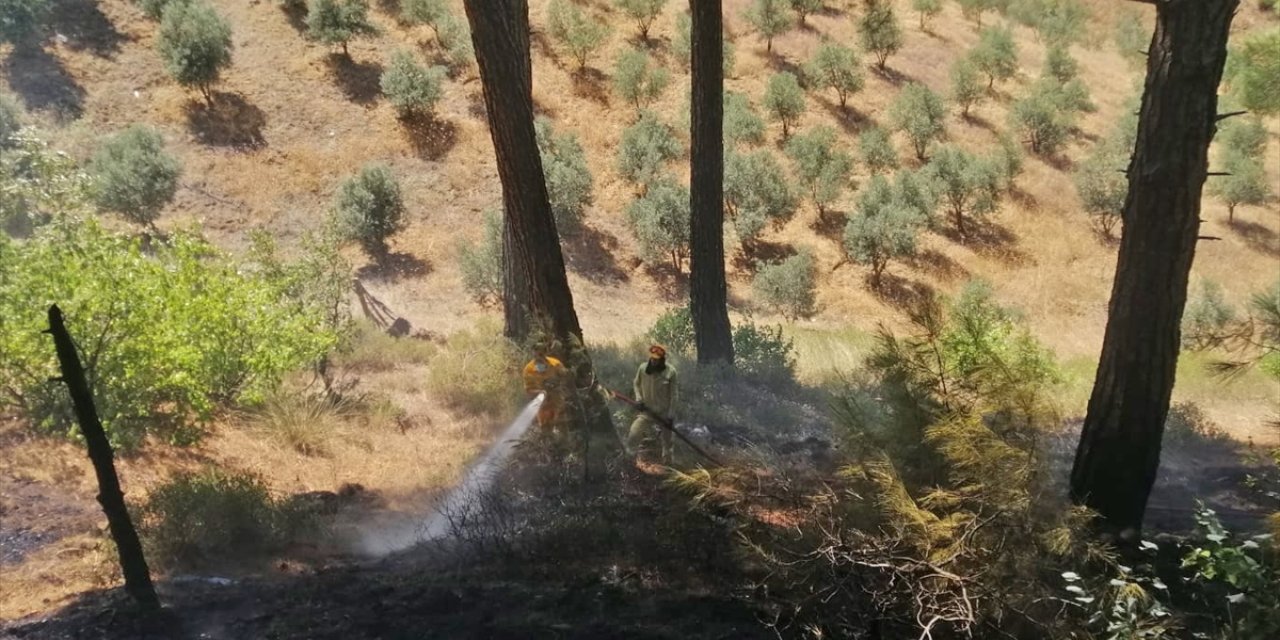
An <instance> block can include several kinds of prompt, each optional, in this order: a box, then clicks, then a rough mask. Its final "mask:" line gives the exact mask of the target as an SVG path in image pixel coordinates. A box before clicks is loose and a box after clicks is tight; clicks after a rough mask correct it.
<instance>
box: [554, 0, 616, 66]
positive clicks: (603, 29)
mask: <svg viewBox="0 0 1280 640" xmlns="http://www.w3.org/2000/svg"><path fill="white" fill-rule="evenodd" d="M547 30H548V32H549V33H550V34H551V39H552V40H555V41H556V43H558V44H559V45H560V47H561V48H563V49H564V50H565V52H566V53H568V54H569V55H570V56H572V57H573V59H574V60H576V61H577V62H578V69H580V70H581V69H586V68H587V62H588V61H589V60H590V58H591V56H592V55H594V54H595V53H596V52H597V51H599V50H600V47H603V46H604V43H605V41H606V40H608V38H609V27H608V25H606V24H604V23H602V22H597V21H596V20H594V19H592V18H591V17H589V16H587V14H586V13H584V12H583V11H582V9H580V8H578V6H577V5H575V4H573V3H572V2H569V1H568V0H551V4H549V5H547Z"/></svg>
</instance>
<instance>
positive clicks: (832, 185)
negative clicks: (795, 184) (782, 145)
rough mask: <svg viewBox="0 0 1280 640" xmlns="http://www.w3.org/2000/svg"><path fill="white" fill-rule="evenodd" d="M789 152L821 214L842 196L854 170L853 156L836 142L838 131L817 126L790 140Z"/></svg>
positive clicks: (803, 183)
mask: <svg viewBox="0 0 1280 640" xmlns="http://www.w3.org/2000/svg"><path fill="white" fill-rule="evenodd" d="M787 155H788V156H790V157H791V160H792V162H794V163H795V167H796V177H797V178H799V179H800V184H801V185H803V186H804V187H805V188H806V189H808V190H809V194H810V196H811V197H812V198H813V203H814V205H815V206H817V208H818V214H819V215H823V214H825V212H826V210H827V207H829V206H831V205H832V204H834V203H835V202H836V201H837V200H839V199H840V196H841V195H842V194H843V193H844V190H845V188H846V187H847V186H848V185H849V180H850V178H849V176H850V174H852V173H853V156H851V155H849V153H848V152H847V151H845V150H844V149H841V148H840V147H838V146H836V132H835V131H834V130H833V129H831V128H830V127H826V126H819V127H814V128H813V129H811V130H810V131H809V132H807V133H804V134H797V135H796V136H795V137H794V138H792V139H791V140H790V141H789V142H787Z"/></svg>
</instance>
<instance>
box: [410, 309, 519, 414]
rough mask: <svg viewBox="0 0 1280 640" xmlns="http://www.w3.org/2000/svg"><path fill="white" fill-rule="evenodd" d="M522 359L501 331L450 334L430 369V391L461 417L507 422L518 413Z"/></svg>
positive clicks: (481, 329)
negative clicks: (518, 381) (487, 418)
mask: <svg viewBox="0 0 1280 640" xmlns="http://www.w3.org/2000/svg"><path fill="white" fill-rule="evenodd" d="M521 358H522V354H520V353H518V352H517V351H516V348H515V346H514V345H513V344H512V343H511V342H510V341H509V340H507V339H506V338H503V337H502V332H501V330H500V328H495V327H491V326H487V325H485V324H481V325H480V326H479V327H476V328H473V329H468V330H464V331H460V332H457V333H453V334H450V335H449V338H448V340H446V341H445V344H444V346H443V347H442V348H441V349H440V352H439V354H437V355H436V357H435V358H434V359H433V360H432V363H431V366H430V367H428V368H427V379H426V386H427V391H428V393H430V394H431V395H432V396H434V397H435V398H438V399H439V400H440V401H441V402H443V403H444V404H445V406H447V407H449V408H450V409H452V410H454V411H455V412H458V413H460V414H463V415H478V416H487V417H491V418H497V417H499V416H501V417H503V419H506V416H510V415H513V414H514V412H515V411H516V409H517V404H516V403H517V400H518V398H519V396H518V392H517V388H518V383H517V380H516V372H517V371H518V366H519V364H521V363H522V362H523V361H522V360H521Z"/></svg>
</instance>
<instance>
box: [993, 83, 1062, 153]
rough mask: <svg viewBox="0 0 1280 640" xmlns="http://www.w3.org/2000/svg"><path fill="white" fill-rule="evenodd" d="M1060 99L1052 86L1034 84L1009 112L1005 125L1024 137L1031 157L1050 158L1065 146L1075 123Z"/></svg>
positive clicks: (1060, 95)
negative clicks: (1029, 147) (1007, 123)
mask: <svg viewBox="0 0 1280 640" xmlns="http://www.w3.org/2000/svg"><path fill="white" fill-rule="evenodd" d="M1063 98H1064V96H1063V94H1061V93H1060V92H1059V91H1058V89H1057V86H1056V85H1055V84H1052V83H1045V82H1037V83H1035V84H1034V85H1032V87H1031V92H1030V93H1029V94H1028V95H1027V96H1026V97H1024V98H1022V99H1021V100H1018V101H1017V102H1015V103H1013V108H1012V109H1010V110H1009V125H1010V126H1011V127H1012V128H1013V129H1014V130H1015V131H1017V132H1018V133H1020V134H1021V135H1022V136H1024V138H1025V140H1026V141H1027V142H1028V143H1029V144H1030V145H1031V151H1032V152H1033V153H1037V154H1042V155H1052V154H1054V153H1056V152H1057V151H1058V150H1060V149H1061V148H1062V146H1063V145H1064V144H1066V142H1067V137H1068V135H1070V133H1071V128H1072V127H1073V126H1074V124H1075V122H1074V118H1073V114H1072V111H1071V110H1069V109H1067V108H1065V105H1064V103H1063Z"/></svg>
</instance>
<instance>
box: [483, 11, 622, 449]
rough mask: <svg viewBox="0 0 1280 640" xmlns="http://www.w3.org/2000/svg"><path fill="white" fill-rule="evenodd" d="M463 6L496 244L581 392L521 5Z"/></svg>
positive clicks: (590, 396)
mask: <svg viewBox="0 0 1280 640" xmlns="http://www.w3.org/2000/svg"><path fill="white" fill-rule="evenodd" d="M463 5H464V7H465V9H466V12H467V20H468V21H469V22H470V24H471V40H472V44H473V46H474V48H475V55H476V63H477V64H478V66H479V67H480V82H481V85H482V86H483V87H484V102H485V110H486V112H487V113H488V119H489V134H490V136H491V137H492V139H493V147H494V153H495V155H496V156H497V160H498V177H499V178H500V179H501V181H502V201H503V205H504V206H503V209H504V212H505V223H504V224H506V225H508V226H504V229H509V231H510V233H509V236H510V242H504V244H505V245H507V246H508V248H509V253H508V254H507V255H506V256H505V259H506V260H507V261H508V262H514V263H515V265H516V268H517V269H518V270H519V271H520V275H523V276H524V278H525V279H526V282H527V285H528V302H529V314H530V318H531V319H536V320H537V321H539V322H544V323H545V324H546V326H547V327H548V328H549V329H550V331H551V332H552V334H553V335H554V337H555V338H556V339H557V340H558V341H559V342H560V344H561V345H563V346H564V349H565V351H566V353H564V354H562V355H564V356H565V360H566V362H567V363H568V364H569V365H570V366H571V367H572V368H573V370H574V373H575V374H576V377H577V380H576V383H577V386H578V388H580V389H581V388H586V387H589V386H591V385H592V384H593V383H594V380H595V374H594V371H593V369H592V367H591V359H590V357H589V355H588V354H587V351H586V348H585V346H584V342H583V339H582V327H581V326H580V325H579V324H578V315H577V313H576V312H575V311H574V308H573V294H572V293H571V292H570V291H569V280H568V277H567V276H566V275H565V270H564V256H563V255H562V254H561V253H560V238H559V236H558V235H557V233H556V224H555V218H554V217H552V214H551V202H550V200H549V199H548V197H547V185H546V180H545V178H544V176H543V173H542V159H541V157H540V156H539V154H538V144H537V138H536V136H535V134H534V128H533V82H532V72H531V69H532V67H531V65H530V62H529V5H528V2H527V0H466V1H465V2H464V3H463ZM580 396H581V399H582V405H583V411H584V413H585V414H586V415H585V416H579V417H580V418H583V419H585V420H586V421H587V423H588V424H591V425H593V426H595V427H597V428H599V429H602V430H603V429H608V430H609V431H610V432H612V421H611V420H610V418H609V412H608V408H607V407H606V406H605V404H604V398H603V396H601V395H600V394H597V393H585V394H580Z"/></svg>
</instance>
